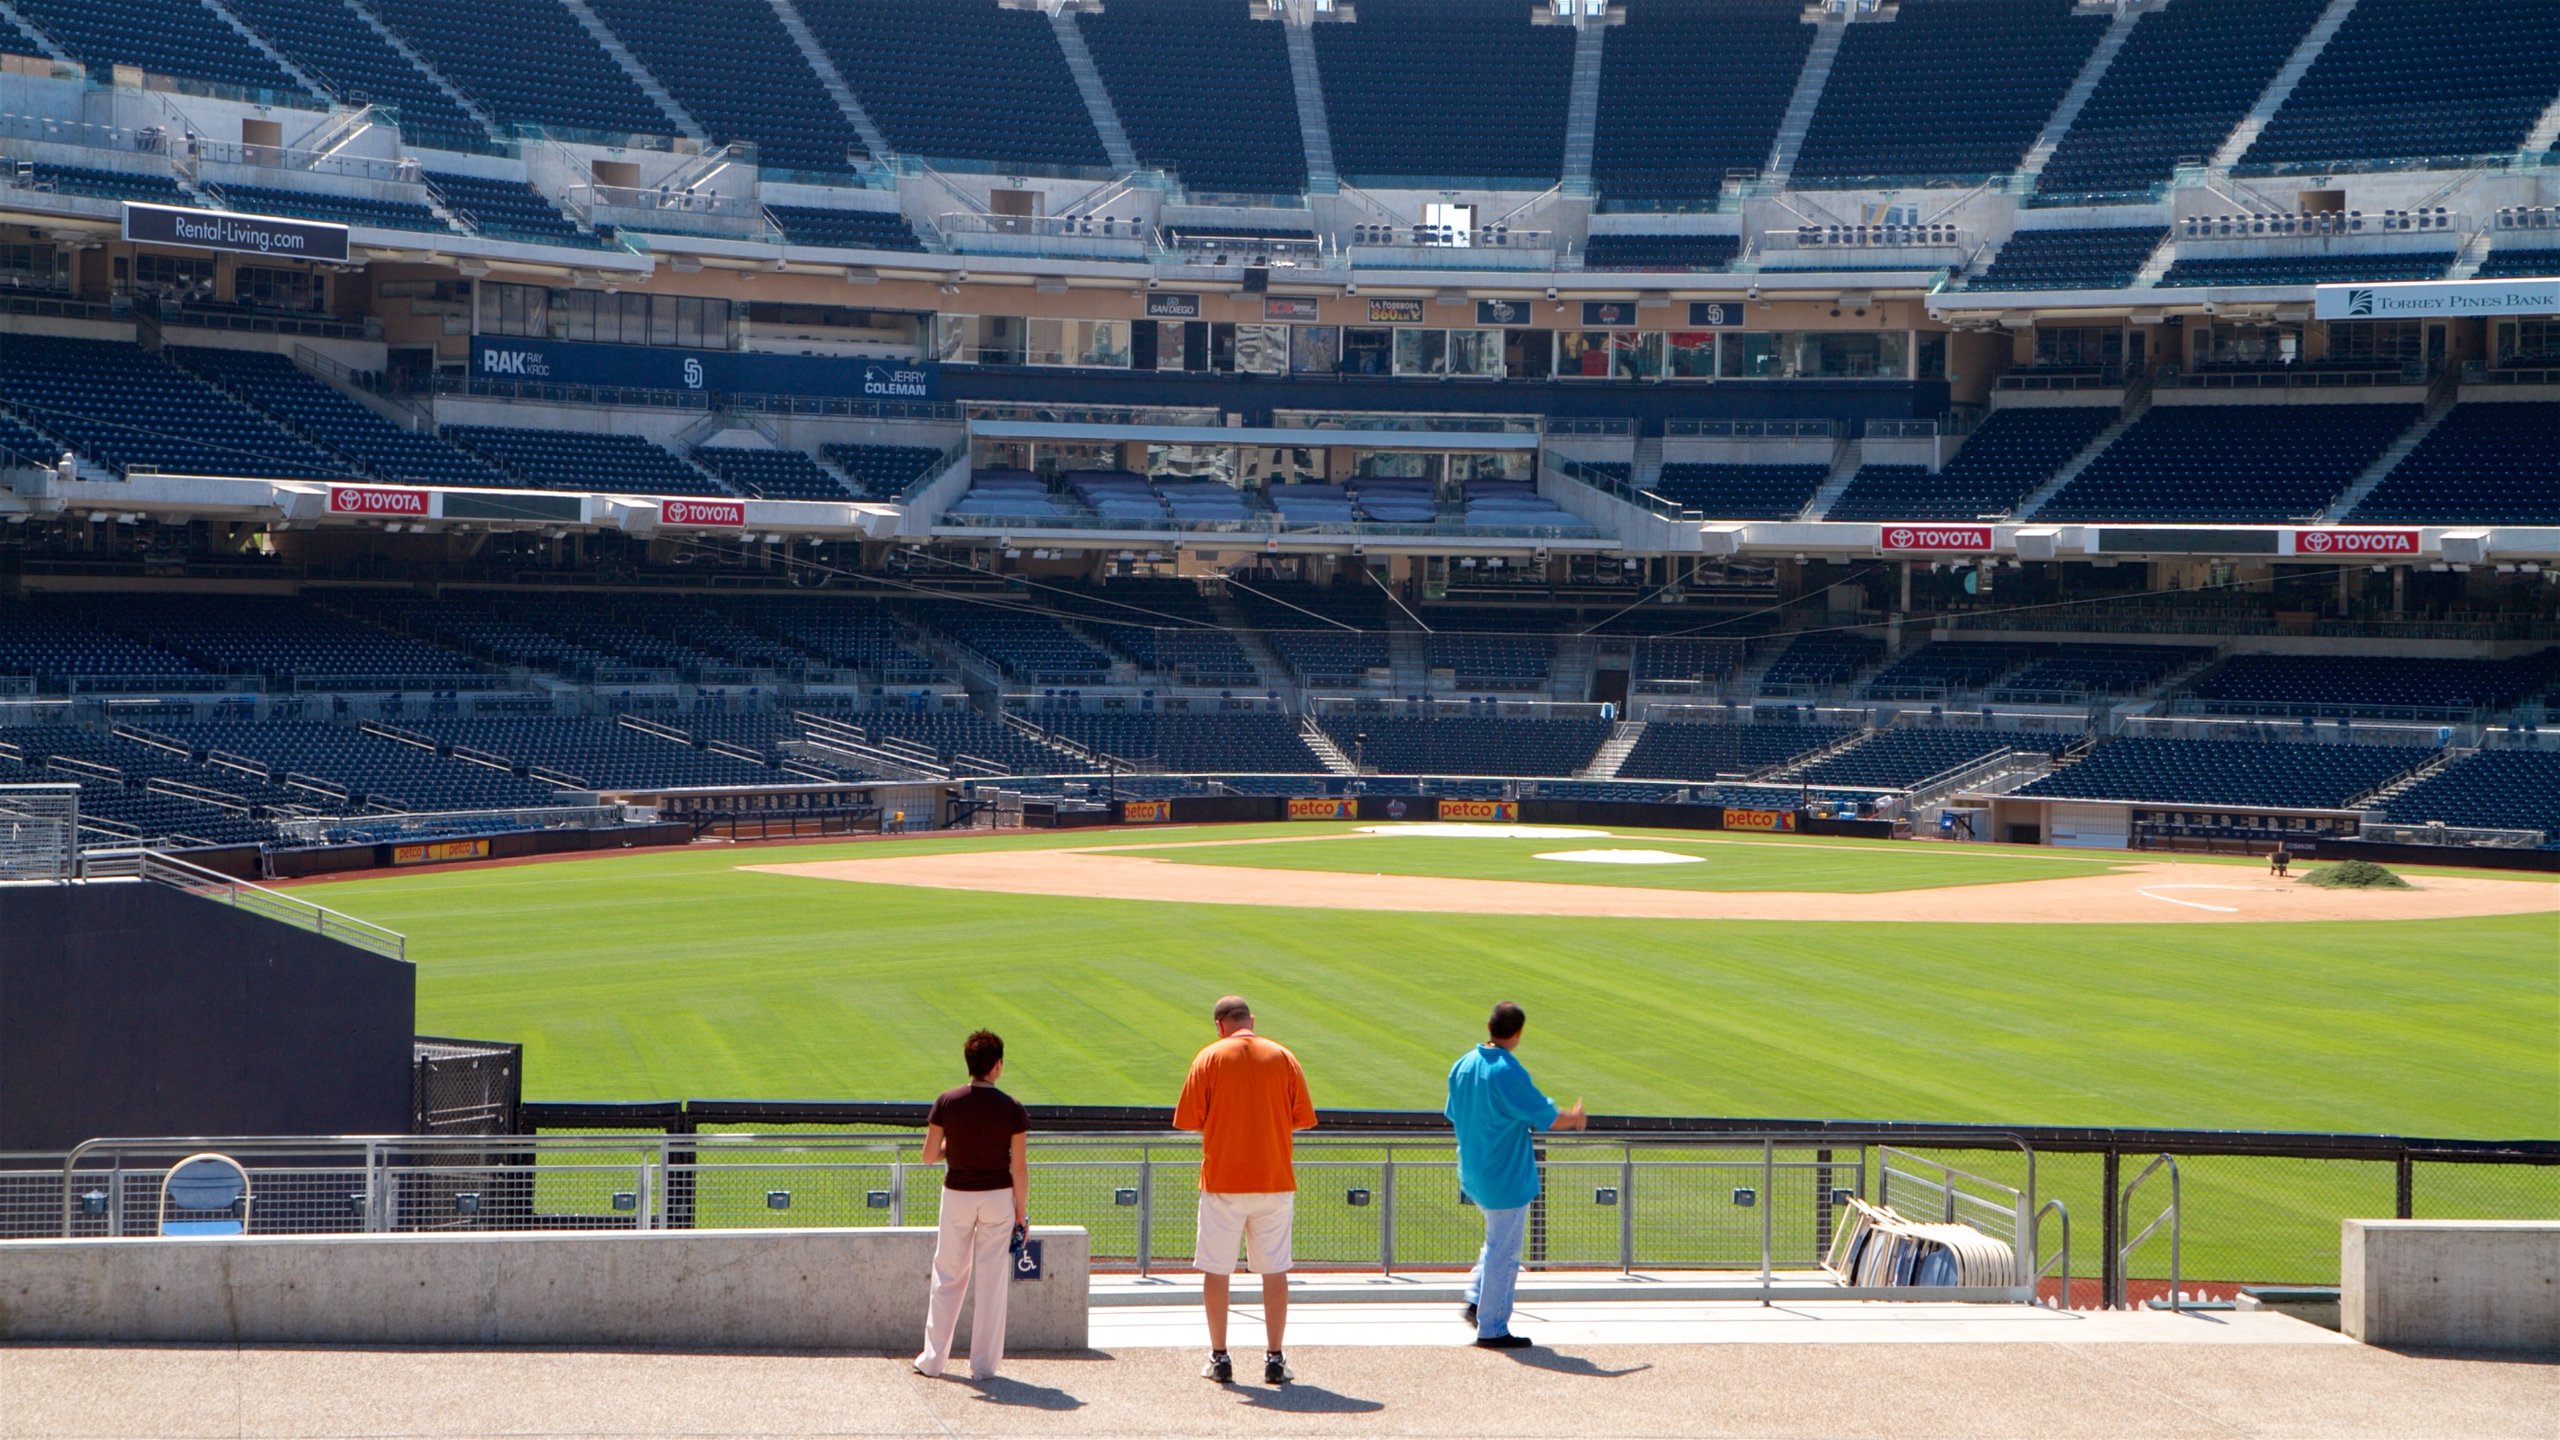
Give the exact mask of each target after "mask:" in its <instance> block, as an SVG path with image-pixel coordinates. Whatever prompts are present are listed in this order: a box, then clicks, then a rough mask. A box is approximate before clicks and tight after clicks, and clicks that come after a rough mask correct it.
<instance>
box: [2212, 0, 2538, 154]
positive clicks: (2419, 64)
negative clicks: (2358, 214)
mask: <svg viewBox="0 0 2560 1440" xmlns="http://www.w3.org/2000/svg"><path fill="white" fill-rule="evenodd" d="M2555 95H2560V6H2554V5H2551V4H2548V3H2524V4H2517V3H2512V0H2358V3H2357V5H2356V8H2355V9H2354V10H2353V11H2351V12H2349V13H2348V15H2347V18H2346V23H2345V24H2343V25H2340V26H2339V27H2338V33H2337V34H2336V35H2334V36H2332V37H2330V40H2329V44H2328V46H2327V48H2325V49H2323V50H2322V51H2321V52H2320V58H2318V59H2317V60H2314V61H2313V62H2312V63H2311V68H2310V69H2309V70H2308V71H2306V72H2304V74H2303V77H2302V81H2301V83H2300V84H2298V85H2296V86H2294V88H2293V93H2292V94H2291V95H2289V96H2287V97H2286V98H2285V102H2284V108H2283V109H2281V110H2278V111H2277V112H2276V114H2275V118H2274V119H2272V120H2270V121H2268V122H2267V127H2266V129H2265V130H2263V131H2261V132H2260V133H2259V135H2258V138H2257V139H2256V140H2255V141H2254V142H2252V143H2251V144H2250V146H2249V149H2248V152H2247V153H2246V154H2244V155H2242V156H2241V157H2240V165H2239V167H2238V168H2239V169H2241V170H2242V171H2243V172H2247V171H2251V170H2279V171H2318V172H2322V173H2325V172H2328V171H2331V170H2338V169H2348V168H2353V167H2352V166H2351V165H2349V164H2347V163H2345V162H2353V161H2377V160H2394V159H2427V160H2442V161H2447V162H2452V161H2460V160H2466V159H2468V158H2470V157H2473V156H2480V155H2498V154H2504V153H2507V152H2510V151H2513V150H2515V149H2516V148H2517V147H2518V146H2520V145H2522V144H2523V143H2524V139H2525V136H2526V135H2527V134H2528V133H2530V132H2531V131H2532V129H2533V125H2534V121H2535V120H2536V119H2537V118H2539V117H2540V116H2541V114H2542V112H2543V110H2544V108H2545V107H2547V106H2549V105H2550V104H2551V102H2552V98H2553V97H2554V96H2555Z"/></svg>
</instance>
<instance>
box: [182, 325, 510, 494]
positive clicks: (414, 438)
mask: <svg viewBox="0 0 2560 1440" xmlns="http://www.w3.org/2000/svg"><path fill="white" fill-rule="evenodd" d="M160 353H161V354H162V356H164V357H165V358H167V359H169V360H172V361H175V362H176V363H178V364H179V365H182V366H184V367H186V368H187V369H188V370H189V371H192V372H193V373H194V374H196V375H197V376H200V377H201V378H203V379H205V380H207V381H209V382H211V383H212V384H214V385H218V386H220V387H221V388H222V389H224V390H226V391H228V392H230V393H231V394H232V395H233V396H235V397H237V398H238V399H239V400H240V401H242V402H243V403H244V404H247V405H251V406H254V407H255V408H257V409H258V410H260V411H262V412H264V413H265V414H266V415H268V416H269V417H271V418H273V419H274V420H275V421H276V422H277V423H278V424H280V425H282V426H284V427H285V428H287V429H289V430H292V431H294V432H296V433H297V434H300V435H302V436H304V437H306V438H308V439H310V440H311V441H312V442H313V443H315V444H318V445H321V446H323V447H325V448H327V449H328V450H329V451H330V452H332V453H333V454H335V455H337V456H339V457H340V458H342V459H344V460H345V461H346V463H347V464H348V466H349V467H350V468H352V469H355V470H359V471H362V472H363V473H364V474H367V475H370V476H372V477H374V478H375V479H378V480H388V481H393V482H396V483H399V484H405V485H492V486H503V485H513V484H514V483H516V482H515V481H514V480H512V479H510V478H509V477H508V476H507V475H505V474H504V473H502V472H500V471H498V470H496V469H493V468H492V467H490V466H489V465H487V464H484V463H483V462H481V461H480V460H478V459H477V458H475V457H473V456H471V455H469V454H467V453H465V452H464V451H462V450H460V449H457V448H455V447H454V446H453V445H451V444H449V443H447V442H446V441H444V440H443V439H441V438H439V437H437V436H435V435H430V434H421V433H419V432H417V431H414V430H403V429H401V428H400V427H398V426H396V425H394V424H392V423H391V422H390V421H388V420H385V419H383V418H382V417H381V416H380V415H377V414H375V413H374V412H373V411H371V410H368V409H366V408H365V407H364V406H363V405H361V404H359V403H357V402H356V401H355V400H352V399H350V398H348V397H347V396H345V395H342V394H340V393H339V392H338V391H337V390H336V389H334V388H332V387H331V386H330V384H329V383H328V382H327V381H325V380H322V379H320V378H319V377H318V376H316V375H313V374H311V373H309V372H308V371H306V370H304V369H302V367H300V366H298V365H296V364H294V363H293V361H291V360H289V359H287V358H286V357H284V356H282V355H278V354H276V353H274V352H273V351H267V350H216V349H207V348H201V347H194V346H182V345H172V346H168V347H166V348H165V349H163V350H162V351H161V352H160Z"/></svg>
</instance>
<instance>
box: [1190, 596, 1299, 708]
mask: <svg viewBox="0 0 2560 1440" xmlns="http://www.w3.org/2000/svg"><path fill="white" fill-rule="evenodd" d="M1208 600H1209V613H1210V614H1211V615H1212V616H1214V617H1215V618H1216V620H1217V622H1218V628H1219V629H1221V630H1223V631H1225V632H1226V633H1227V638H1228V639H1230V640H1233V641H1235V642H1236V648H1237V649H1239V650H1242V651H1243V652H1244V658H1245V659H1247V660H1249V661H1251V662H1252V663H1253V678H1254V683H1256V684H1258V685H1260V686H1261V687H1262V688H1263V689H1265V690H1267V691H1270V692H1272V693H1274V694H1276V695H1279V696H1280V697H1281V699H1282V700H1283V701H1284V702H1285V703H1286V704H1287V705H1288V706H1289V708H1290V709H1292V710H1296V709H1298V708H1300V704H1299V701H1300V696H1299V693H1298V677H1297V676H1295V675H1292V674H1290V673H1289V664H1288V662H1287V661H1285V660H1283V659H1281V658H1280V654H1279V652H1278V651H1276V650H1273V649H1272V648H1271V642H1270V640H1269V639H1267V638H1265V637H1264V635H1263V633H1262V632H1261V631H1260V630H1258V629H1256V628H1255V627H1254V625H1253V624H1252V622H1250V621H1248V620H1246V619H1245V618H1244V612H1243V611H1241V610H1239V609H1237V608H1236V602H1235V599H1234V597H1233V596H1231V595H1229V594H1228V593H1227V592H1226V591H1225V590H1224V589H1223V588H1221V589H1219V590H1216V591H1213V592H1211V593H1210V595H1209V597H1208Z"/></svg>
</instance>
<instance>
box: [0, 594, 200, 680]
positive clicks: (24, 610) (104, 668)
mask: <svg viewBox="0 0 2560 1440" xmlns="http://www.w3.org/2000/svg"><path fill="white" fill-rule="evenodd" d="M95 603H96V602H93V601H88V600H85V599H74V598H70V597H64V598H60V599H56V598H50V597H38V598H36V599H32V600H25V601H16V600H0V675H11V676H26V677H29V678H32V679H37V680H42V681H49V682H59V681H63V680H67V679H69V678H71V677H73V676H116V675H189V674H194V673H197V672H198V666H197V665H196V663H195V662H194V661H193V660H190V659H188V658H187V657H185V656H183V655H180V654H178V653H177V652H176V651H174V650H164V649H161V648H160V647H159V646H156V645H151V644H146V643H144V642H142V641H138V640H134V639H132V638H130V637H128V636H124V635H119V634H117V633H115V632H114V631H112V630H106V629H101V628H100V627H98V626H97V625H96V624H95V623H93V616H92V613H91V612H92V610H93V608H95Z"/></svg>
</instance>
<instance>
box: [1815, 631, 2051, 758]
mask: <svg viewBox="0 0 2560 1440" xmlns="http://www.w3.org/2000/svg"><path fill="white" fill-rule="evenodd" d="M1930 648H1932V649H1935V648H1936V647H1935V646H1932V647H1930ZM2025 738H2026V737H2024V736H2019V735H2012V734H2007V733H2004V732H2001V731H1997V730H1933V729H1912V728H1903V729H1896V730H1877V731H1873V732H1871V733H1869V734H1868V735H1867V737H1866V738H1865V739H1863V740H1860V741H1859V742H1858V743H1856V744H1854V745H1851V746H1849V747H1848V748H1846V749H1843V750H1835V751H1833V752H1832V753H1830V754H1828V755H1825V756H1823V757H1822V758H1821V759H1819V760H1815V761H1812V762H1810V763H1808V764H1804V765H1799V766H1797V767H1795V768H1794V769H1791V770H1787V771H1784V772H1782V773H1781V774H1780V776H1779V778H1780V779H1785V780H1800V781H1803V782H1805V783H1807V784H1813V785H1873V786H1876V787H1879V788H1882V789H1889V790H1900V789H1906V788H1908V787H1910V786H1913V785H1917V784H1919V783H1920V782H1921V781H1923V780H1928V779H1931V778H1934V777H1936V776H1939V775H1944V774H1946V773H1947V772H1948V771H1950V770H1954V769H1957V768H1959V767H1962V766H1966V765H1971V764H1974V763H1976V762H1978V761H1982V760H1988V759H1990V758H1991V757H1992V756H1994V755H1997V754H2000V753H2001V752H2003V751H2006V750H2013V749H2017V748H2020V745H2019V743H2018V742H2020V741H2022V740H2024V739H2025ZM2030 748H2031V747H2030Z"/></svg>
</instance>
